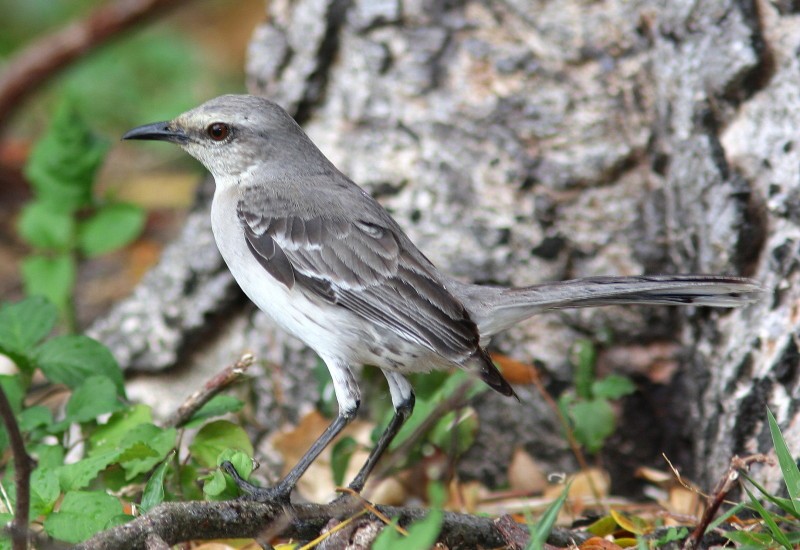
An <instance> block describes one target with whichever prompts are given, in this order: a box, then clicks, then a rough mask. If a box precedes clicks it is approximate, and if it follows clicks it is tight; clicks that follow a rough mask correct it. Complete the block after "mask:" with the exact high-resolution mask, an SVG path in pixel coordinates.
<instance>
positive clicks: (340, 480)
mask: <svg viewBox="0 0 800 550" xmlns="http://www.w3.org/2000/svg"><path fill="white" fill-rule="evenodd" d="M356 449H358V443H356V440H355V439H353V438H352V437H350V436H345V437H343V438H341V439H340V440H339V441H337V442H336V444H335V445H334V446H333V448H332V449H331V470H332V472H333V482H334V483H335V484H336V485H337V486H338V485H343V484H344V475H345V473H347V465H348V464H350V458H351V457H352V456H353V453H354V452H355V451H356Z"/></svg>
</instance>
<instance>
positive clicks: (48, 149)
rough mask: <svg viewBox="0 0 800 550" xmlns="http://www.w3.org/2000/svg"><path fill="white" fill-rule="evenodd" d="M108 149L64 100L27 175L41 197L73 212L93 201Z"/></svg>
mask: <svg viewBox="0 0 800 550" xmlns="http://www.w3.org/2000/svg"><path fill="white" fill-rule="evenodd" d="M107 150H108V144H107V143H106V142H105V141H102V140H100V139H99V138H98V137H96V136H95V135H93V134H92V133H91V131H90V130H89V128H88V126H87V125H86V123H85V122H84V121H83V119H82V118H81V117H80V115H79V114H78V113H77V111H76V109H75V108H74V107H73V105H72V103H71V102H70V101H69V100H64V101H63V102H62V103H61V105H59V107H58V109H57V110H56V112H55V114H54V115H53V119H52V121H51V122H50V126H49V127H48V129H47V133H46V134H45V135H44V136H43V137H42V138H41V139H40V140H39V141H38V142H36V145H35V146H34V148H33V150H32V151H31V154H30V156H29V157H28V163H27V165H26V166H25V175H26V176H27V178H28V179H29V180H30V181H31V183H32V184H33V188H34V190H35V191H36V195H37V198H38V200H40V201H44V202H48V203H49V204H51V205H53V206H54V207H55V208H59V209H61V210H62V211H67V212H71V211H74V210H76V209H78V208H81V207H85V206H89V205H91V203H92V188H93V184H94V178H95V173H96V172H97V169H98V168H99V167H100V164H101V163H102V162H103V158H104V157H105V154H106V151H107Z"/></svg>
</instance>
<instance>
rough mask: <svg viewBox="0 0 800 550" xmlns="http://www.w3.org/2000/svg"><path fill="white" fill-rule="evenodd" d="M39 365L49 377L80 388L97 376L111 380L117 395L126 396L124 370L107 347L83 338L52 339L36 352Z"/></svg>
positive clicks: (61, 337) (71, 336)
mask: <svg viewBox="0 0 800 550" xmlns="http://www.w3.org/2000/svg"><path fill="white" fill-rule="evenodd" d="M36 363H37V366H38V367H39V368H40V369H42V372H43V373H44V375H45V376H47V378H48V379H49V380H50V381H52V382H56V383H59V384H65V385H67V386H69V387H70V388H77V387H78V386H80V385H81V384H83V383H84V381H85V380H86V379H87V378H89V377H91V376H94V375H103V376H106V377H107V378H109V379H111V381H112V382H113V383H114V385H115V387H116V389H117V393H118V394H119V395H122V396H124V395H125V388H124V386H123V380H122V371H121V370H120V368H119V365H117V361H116V359H114V356H113V355H111V352H110V351H108V348H106V347H105V346H104V345H103V344H101V343H100V342H98V341H97V340H93V339H91V338H89V337H88V336H83V335H77V336H75V335H68V336H59V337H57V338H53V339H52V340H48V341H47V342H45V343H44V344H42V345H41V346H39V349H38V350H37V352H36Z"/></svg>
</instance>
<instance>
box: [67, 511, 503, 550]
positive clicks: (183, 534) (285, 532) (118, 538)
mask: <svg viewBox="0 0 800 550" xmlns="http://www.w3.org/2000/svg"><path fill="white" fill-rule="evenodd" d="M377 508H378V509H379V510H380V512H381V513H383V514H385V515H386V516H389V517H397V518H399V521H400V524H401V525H407V524H408V523H410V522H412V521H415V520H418V519H421V518H423V517H424V516H425V515H426V514H427V513H428V511H427V510H424V509H422V508H412V507H393V506H377ZM343 514H344V515H343ZM349 514H352V508H351V507H346V508H344V507H342V505H341V503H339V502H334V503H331V504H290V505H282V504H280V503H279V502H267V503H258V502H251V501H246V500H232V501H226V502H169V503H164V504H160V505H159V506H157V507H155V508H153V509H152V510H151V511H150V512H149V513H147V514H146V515H144V516H141V517H139V518H137V519H135V520H133V521H131V522H129V523H126V524H125V525H120V526H118V527H114V528H112V529H109V530H107V531H103V532H102V533H98V534H97V535H95V536H94V537H92V538H91V539H89V540H88V541H85V542H83V543H81V544H78V545H77V546H75V548H76V549H77V550H100V549H105V548H115V549H117V550H139V549H145V548H146V547H147V546H146V545H147V540H148V538H150V540H153V539H152V537H153V536H156V537H158V538H160V539H161V540H163V541H165V542H166V543H167V544H168V545H175V544H178V543H180V542H184V541H189V540H209V539H220V538H260V536H261V535H262V533H263V532H264V531H265V530H267V529H269V527H270V524H271V523H272V522H273V521H275V520H278V521H280V520H282V519H283V518H287V517H288V518H289V521H288V524H287V525H286V527H285V529H282V532H281V535H282V536H284V537H287V538H288V537H291V538H294V539H299V540H311V539H314V538H315V537H317V536H318V535H319V533H320V531H321V530H322V529H323V527H325V525H326V524H327V523H328V521H330V520H331V519H333V518H335V519H341V518H342V517H347V515H349ZM440 538H441V540H442V542H444V543H445V544H447V546H448V547H449V548H451V549H452V550H455V549H456V548H477V547H481V546H482V547H486V548H497V547H501V546H503V545H504V544H505V541H504V540H503V538H502V537H501V536H500V534H499V533H498V531H497V529H496V528H495V526H494V524H493V521H492V519H491V518H486V517H477V516H470V515H467V514H458V513H455V512H445V514H444V521H443V524H442V532H441V535H440Z"/></svg>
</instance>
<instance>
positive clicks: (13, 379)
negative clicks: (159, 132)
mask: <svg viewBox="0 0 800 550" xmlns="http://www.w3.org/2000/svg"><path fill="white" fill-rule="evenodd" d="M0 387H2V388H3V391H4V392H5V394H6V399H8V403H9V405H11V410H13V411H14V412H15V413H17V414H19V412H20V411H21V410H22V401H23V399H25V387H24V386H23V385H22V380H20V378H19V376H17V375H13V374H0Z"/></svg>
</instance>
